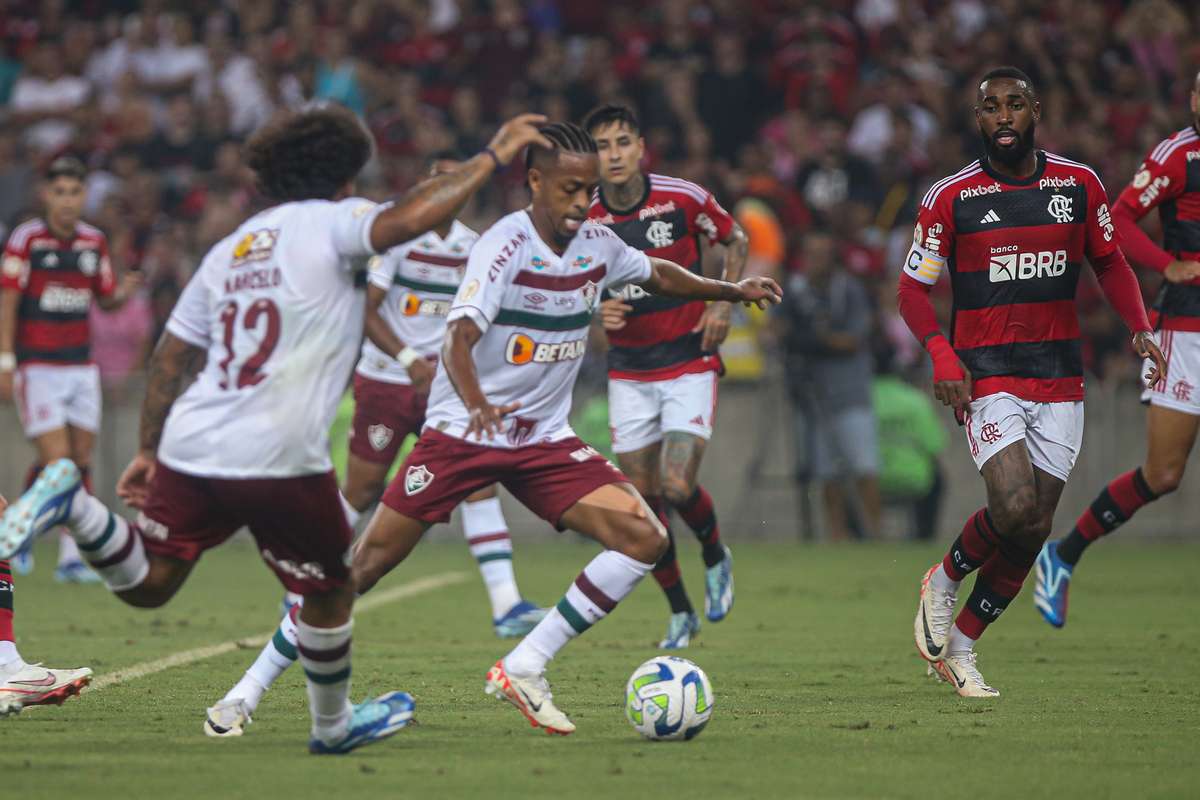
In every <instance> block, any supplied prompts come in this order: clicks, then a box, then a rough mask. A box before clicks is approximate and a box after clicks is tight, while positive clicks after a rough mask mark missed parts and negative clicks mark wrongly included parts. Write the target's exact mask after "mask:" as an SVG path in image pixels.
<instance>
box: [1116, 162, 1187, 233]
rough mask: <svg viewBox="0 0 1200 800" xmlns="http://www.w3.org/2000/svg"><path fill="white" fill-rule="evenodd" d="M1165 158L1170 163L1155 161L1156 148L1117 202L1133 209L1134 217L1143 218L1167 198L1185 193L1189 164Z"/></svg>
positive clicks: (1128, 208) (1130, 209)
mask: <svg viewBox="0 0 1200 800" xmlns="http://www.w3.org/2000/svg"><path fill="white" fill-rule="evenodd" d="M1159 146H1160V147H1161V145H1159ZM1157 149H1158V148H1157V147H1156V148H1155V150H1157ZM1164 160H1165V161H1166V163H1159V162H1157V161H1155V160H1154V153H1153V151H1152V152H1151V153H1150V155H1148V156H1146V160H1145V161H1143V162H1142V163H1141V165H1140V166H1139V167H1138V170H1137V172H1136V173H1134V176H1133V180H1132V181H1130V183H1129V185H1128V186H1126V187H1125V190H1124V191H1122V192H1121V195H1120V197H1118V198H1117V204H1118V205H1121V206H1124V207H1125V208H1126V209H1127V210H1128V211H1130V212H1131V214H1132V216H1133V218H1134V219H1141V218H1142V217H1144V216H1146V215H1147V214H1149V213H1150V212H1151V211H1152V210H1154V209H1155V208H1157V207H1158V206H1160V205H1162V204H1163V203H1165V202H1166V201H1167V200H1171V199H1172V198H1175V197H1178V196H1179V195H1181V194H1183V192H1184V189H1185V188H1186V184H1187V175H1186V171H1187V163H1186V162H1185V161H1184V160H1183V159H1182V158H1173V157H1172V156H1166V158H1165V159H1164Z"/></svg>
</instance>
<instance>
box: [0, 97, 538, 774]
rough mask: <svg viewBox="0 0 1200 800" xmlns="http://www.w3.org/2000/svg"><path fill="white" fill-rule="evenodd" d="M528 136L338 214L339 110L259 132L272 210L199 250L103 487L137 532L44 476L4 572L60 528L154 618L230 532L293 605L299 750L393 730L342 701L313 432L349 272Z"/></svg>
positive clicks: (338, 517)
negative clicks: (302, 682) (132, 518)
mask: <svg viewBox="0 0 1200 800" xmlns="http://www.w3.org/2000/svg"><path fill="white" fill-rule="evenodd" d="M541 119H542V118H541V117H537V116H534V115H529V116H525V117H518V118H516V119H515V120H513V121H511V122H509V123H508V124H507V125H505V126H504V127H503V128H502V129H501V130H500V132H499V133H498V134H497V135H496V137H495V138H494V139H493V140H492V143H491V146H490V148H489V149H488V150H487V151H486V152H484V153H481V154H479V155H477V156H475V157H474V158H472V159H471V160H469V161H467V162H465V163H464V164H463V166H462V168H461V169H459V170H458V171H456V172H454V173H452V174H450V175H444V176H441V177H439V178H435V179H433V180H431V181H427V182H425V183H423V184H421V185H420V186H418V187H416V188H415V189H414V190H413V191H412V192H410V193H409V194H408V195H407V196H406V197H404V198H403V199H401V200H400V201H398V203H397V204H396V205H394V206H392V207H390V208H389V207H385V206H378V205H376V204H374V203H371V202H369V201H366V200H362V199H358V198H353V197H350V194H351V193H352V191H353V181H354V179H355V177H356V176H357V175H358V172H359V170H360V169H361V168H362V166H363V164H365V163H366V161H367V158H368V157H369V156H370V152H371V140H370V137H369V136H368V135H367V133H366V132H365V131H364V129H363V128H362V126H361V124H360V123H359V121H358V120H357V119H356V118H355V117H354V115H353V114H351V113H350V112H348V111H346V110H345V109H342V108H337V107H333V106H324V107H316V108H312V109H308V110H304V111H301V112H298V113H295V114H292V115H288V116H284V117H281V118H279V119H277V120H276V121H275V122H272V123H271V124H269V125H267V126H266V127H264V128H263V129H261V130H260V131H259V132H258V133H256V134H255V135H254V137H253V138H252V139H251V141H250V142H249V143H248V144H247V155H248V158H247V163H248V164H249V165H250V167H251V168H252V169H253V170H254V171H255V173H256V176H257V178H258V182H259V186H260V188H261V189H262V191H263V193H264V194H265V195H267V196H268V197H270V198H272V199H273V200H275V201H276V202H278V203H279V204H278V205H275V206H273V207H271V208H268V209H266V210H265V211H262V212H260V213H258V214H256V215H254V216H253V217H251V218H250V219H248V220H247V221H246V222H244V223H242V225H241V226H240V227H239V228H238V230H237V231H235V232H234V233H233V234H231V235H230V236H228V237H226V238H225V239H224V240H222V241H221V242H218V243H217V244H216V245H215V246H214V247H213V248H212V250H210V251H209V253H208V254H207V255H206V256H205V258H204V260H203V261H202V262H201V264H200V267H199V269H198V270H197V271H196V274H195V275H194V276H193V277H192V280H191V281H190V282H189V283H188V285H187V288H186V289H185V290H184V293H183V295H182V296H181V297H180V300H179V303H178V304H177V305H176V307H175V310H174V311H173V312H172V315H171V319H170V320H169V322H168V325H167V330H166V333H165V334H164V335H163V338H162V339H161V340H160V342H159V343H158V347H157V348H156V350H155V354H154V357H153V359H152V361H151V364H150V374H149V382H148V387H147V390H146V399H145V401H144V403H143V406H142V421H141V436H140V438H141V449H140V451H139V453H138V455H137V456H135V458H134V460H133V461H132V462H131V463H130V465H129V467H128V468H127V469H126V470H125V473H124V475H122V476H121V480H120V482H119V483H118V486H117V491H118V493H119V494H120V495H121V496H122V498H123V499H125V501H126V502H127V503H128V504H130V505H131V506H133V507H134V508H138V509H140V510H141V514H139V516H138V521H137V523H136V524H133V525H130V524H127V523H126V522H125V521H124V520H123V519H121V518H120V517H118V516H117V515H115V514H113V513H112V512H110V511H109V510H108V509H107V508H105V506H104V505H103V504H102V503H100V501H99V500H96V499H95V498H94V497H92V496H91V495H90V494H88V493H87V491H86V490H85V489H83V488H82V487H81V486H80V483H79V473H78V470H77V469H76V468H75V466H74V465H73V464H72V463H71V462H70V461H67V460H60V461H56V462H54V463H53V464H51V465H49V466H48V467H47V468H46V469H45V470H44V471H43V473H42V475H41V476H40V477H39V478H38V480H37V482H36V483H34V485H33V487H32V488H31V489H30V490H29V491H28V492H26V493H25V495H24V496H22V498H21V499H20V500H19V501H17V502H16V503H14V504H13V506H12V507H10V508H9V509H8V511H7V512H6V513H5V515H4V517H3V519H0V557H3V556H7V555H8V554H9V553H11V552H12V551H14V550H15V549H16V548H18V547H20V546H21V545H22V544H23V543H24V542H25V541H27V540H28V538H29V537H30V536H32V535H35V534H36V533H37V532H39V531H40V530H42V529H44V528H45V527H47V526H49V525H53V524H57V523H59V522H64V523H65V524H66V525H67V526H68V527H69V528H70V529H71V531H72V533H73V534H74V536H75V540H76V542H77V543H78V544H79V546H80V549H81V550H82V551H83V552H84V553H85V554H86V557H87V558H88V560H89V561H90V562H91V564H92V566H93V567H94V568H95V569H96V570H97V572H99V573H100V575H101V576H102V577H103V578H104V579H105V582H106V583H107V584H108V586H109V588H111V589H112V590H113V591H114V592H116V593H117V595H118V597H120V598H121V599H122V600H124V601H125V602H127V603H129V604H130V605H134V606H139V607H157V606H160V605H162V604H163V603H165V602H167V601H168V600H169V599H170V598H171V597H172V596H173V595H174V594H175V592H176V591H178V589H179V587H180V586H182V585H183V582H184V581H185V580H186V579H187V576H188V574H189V573H190V572H191V569H192V566H193V565H194V564H195V562H196V560H197V559H198V558H199V557H200V555H201V554H202V553H203V552H204V551H205V550H207V549H209V548H211V547H214V546H216V545H219V544H220V543H221V542H223V541H224V540H225V539H227V538H228V537H229V536H231V535H232V534H233V533H234V531H236V530H237V529H239V528H240V527H242V526H243V525H245V526H246V527H248V528H249V529H250V532H251V533H252V534H253V535H254V537H255V540H256V541H257V543H258V547H259V549H260V552H261V554H262V557H263V560H265V561H266V562H267V564H268V565H269V566H270V567H271V569H272V570H274V572H275V574H276V576H277V577H278V578H279V579H280V581H281V582H282V583H283V584H284V586H285V587H286V588H287V589H288V590H289V591H293V592H297V593H299V594H302V595H303V596H304V607H303V608H302V609H301V611H300V614H299V621H298V623H297V638H298V644H299V646H298V648H297V649H298V651H299V656H300V662H301V664H302V665H303V667H304V672H305V675H306V677H307V683H308V696H309V706H310V711H311V714H312V723H313V725H312V738H311V739H310V742H309V749H310V751H311V752H314V753H344V752H347V751H349V750H352V749H354V748H355V747H358V746H360V745H364V744H369V743H371V742H374V741H378V740H379V739H382V738H384V737H386V736H390V735H391V734H393V733H395V732H396V731H397V730H399V729H400V728H402V727H403V726H404V725H406V724H407V722H408V721H409V719H410V718H411V716H412V698H410V697H409V696H408V695H407V694H404V693H401V692H390V693H388V694H385V695H382V696H380V697H379V698H376V699H375V700H373V701H368V702H365V703H362V704H359V705H357V706H351V705H350V702H349V694H350V653H351V648H350V638H351V629H352V626H353V623H352V621H351V609H352V606H353V604H354V584H353V582H352V581H351V580H350V569H349V565H348V561H349V552H348V551H349V548H350V539H351V531H350V527H349V525H348V524H347V520H346V516H345V514H344V513H343V512H342V505H341V501H340V499H339V496H338V491H337V485H336V482H335V479H334V476H333V471H332V468H331V464H330V461H329V441H328V430H329V425H330V423H331V422H332V419H333V416H334V413H335V410H336V407H337V403H338V400H339V398H340V397H341V394H342V388H343V387H344V386H345V384H346V379H347V378H348V377H349V374H350V370H351V367H352V366H353V362H354V358H355V355H356V354H357V352H358V344H359V338H360V337H361V335H362V329H363V300H362V296H361V295H360V294H359V293H358V292H357V291H356V290H355V272H356V270H357V269H358V267H359V266H360V265H363V264H365V261H366V259H367V257H369V256H370V255H372V254H374V253H377V252H381V251H383V250H386V249H388V248H390V247H394V246H395V245H397V244H400V243H402V242H405V241H408V240H410V239H413V238H414V237H416V236H417V235H419V234H421V233H423V232H424V231H427V230H429V229H430V228H431V227H433V226H435V225H437V224H439V223H441V222H442V221H444V220H445V219H447V218H449V217H450V215H451V213H452V211H453V209H455V208H457V207H458V205H459V204H460V203H462V201H463V200H464V199H465V198H466V197H468V196H469V195H470V194H471V193H472V192H474V191H475V190H476V189H477V188H478V187H479V186H480V185H482V184H483V183H484V182H485V181H486V180H487V179H488V177H489V176H490V175H491V173H492V172H493V170H494V169H495V168H496V167H497V166H498V165H499V164H502V163H504V162H506V161H508V160H509V159H511V158H512V156H513V155H515V154H516V152H518V151H519V149H520V148H522V147H523V146H525V145H526V144H529V143H532V142H543V141H545V140H544V139H543V138H542V137H541V136H540V135H539V134H538V133H537V129H536V128H535V127H534V123H536V122H538V121H540V120H541ZM201 365H203V366H202V367H201ZM196 372H199V375H198V377H197V378H196V380H195V382H194V383H192V384H191V385H190V386H188V387H187V389H186V391H183V387H184V385H185V382H186V378H187V377H189V376H190V374H193V373H196ZM181 391H182V393H181Z"/></svg>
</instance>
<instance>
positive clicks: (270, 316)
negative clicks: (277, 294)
mask: <svg viewBox="0 0 1200 800" xmlns="http://www.w3.org/2000/svg"><path fill="white" fill-rule="evenodd" d="M239 311H240V309H239V308H238V304H237V302H235V301H232V300H231V301H230V302H228V303H226V304H225V306H224V307H223V308H222V309H221V314H220V320H221V324H222V325H223V326H224V328H225V332H224V336H223V338H222V341H223V342H224V344H225V357H224V358H223V359H221V362H220V364H219V365H218V367H219V369H220V370H221V373H222V375H223V377H222V378H221V383H220V387H221V388H222V389H229V388H231V386H230V384H231V379H232V378H233V376H234V374H235V372H236V375H237V379H236V380H234V381H232V388H235V389H244V388H246V387H247V386H255V385H256V384H258V383H260V382H261V381H262V380H263V378H265V377H266V375H265V374H264V373H263V371H262V368H263V365H264V364H266V363H267V359H269V358H270V357H271V353H272V352H273V351H274V350H275V345H277V344H278V343H279V334H280V326H281V322H280V315H279V307H278V306H277V305H275V301H273V300H268V299H266V298H259V299H258V300H255V301H254V302H253V303H251V304H250V306H249V307H248V308H247V309H246V313H245V315H244V316H243V317H242V320H241V327H240V328H239V327H238V313H239ZM264 318H265V321H264ZM264 325H265V330H262V331H259V328H260V327H263V326H264ZM239 331H242V332H243V337H245V336H246V335H248V334H250V333H258V334H260V335H261V336H262V338H261V340H259V342H258V349H257V350H256V351H255V352H254V354H253V355H251V356H250V357H249V358H247V359H246V360H245V361H243V362H242V364H241V366H240V367H237V368H234V367H232V366H231V365H232V363H233V360H234V357H235V353H234V345H235V338H236V337H237V336H238V333H239ZM251 341H252V343H253V339H252V340H251Z"/></svg>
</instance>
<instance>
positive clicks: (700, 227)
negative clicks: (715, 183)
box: [691, 191, 736, 245]
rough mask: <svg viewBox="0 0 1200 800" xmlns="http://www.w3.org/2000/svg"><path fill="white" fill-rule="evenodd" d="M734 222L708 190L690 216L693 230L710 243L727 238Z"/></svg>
mask: <svg viewBox="0 0 1200 800" xmlns="http://www.w3.org/2000/svg"><path fill="white" fill-rule="evenodd" d="M735 224H736V223H735V222H734V219H733V217H732V216H731V215H730V213H729V212H728V211H726V210H725V209H724V208H722V207H721V204H720V203H718V202H717V198H716V197H714V196H713V193H712V192H708V191H706V192H705V193H704V202H703V203H701V204H699V206H697V207H696V209H695V214H694V215H693V216H692V218H691V225H692V229H693V232H695V233H699V234H700V235H701V236H703V237H704V238H705V240H706V241H707V242H708V244H710V245H713V244H717V243H718V242H723V241H725V240H726V239H728V238H729V234H730V232H732V231H733V226H734V225H735Z"/></svg>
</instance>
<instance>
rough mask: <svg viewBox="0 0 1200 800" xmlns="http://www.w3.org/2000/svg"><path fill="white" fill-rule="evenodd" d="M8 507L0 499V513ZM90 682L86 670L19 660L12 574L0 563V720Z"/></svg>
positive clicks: (55, 701) (68, 694) (57, 700)
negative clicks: (61, 667)
mask: <svg viewBox="0 0 1200 800" xmlns="http://www.w3.org/2000/svg"><path fill="white" fill-rule="evenodd" d="M7 506H8V502H7V501H6V500H5V499H4V498H3V497H0V513H3V512H4V509H5V508H6V507H7ZM91 682H92V671H91V670H90V669H88V668H87V667H82V668H80V669H50V668H49V667H43V666H42V665H41V664H27V663H25V661H24V660H23V659H22V658H21V654H20V652H18V651H17V645H16V641H15V637H14V635H13V577H12V570H11V569H9V566H8V562H7V561H0V717H5V716H8V715H9V714H19V713H21V709H22V708H25V707H26V706H44V705H62V703H63V701H64V700H66V699H67V698H68V697H72V696H74V695H77V694H79V691H80V690H81V689H82V688H83V687H85V686H87V685H88V684H89V683H91Z"/></svg>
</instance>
